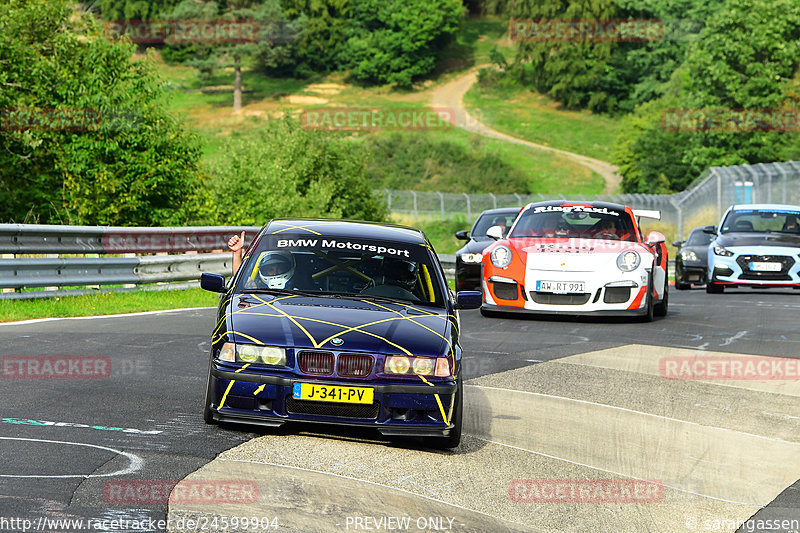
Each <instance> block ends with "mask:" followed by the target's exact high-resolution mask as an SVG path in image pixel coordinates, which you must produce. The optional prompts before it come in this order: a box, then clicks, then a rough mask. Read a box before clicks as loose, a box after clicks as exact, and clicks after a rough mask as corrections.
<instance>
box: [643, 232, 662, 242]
mask: <svg viewBox="0 0 800 533" xmlns="http://www.w3.org/2000/svg"><path fill="white" fill-rule="evenodd" d="M666 240H667V238H666V237H664V234H663V233H661V232H659V231H651V232H650V235H648V236H647V244H659V243H662V242H665V241H666Z"/></svg>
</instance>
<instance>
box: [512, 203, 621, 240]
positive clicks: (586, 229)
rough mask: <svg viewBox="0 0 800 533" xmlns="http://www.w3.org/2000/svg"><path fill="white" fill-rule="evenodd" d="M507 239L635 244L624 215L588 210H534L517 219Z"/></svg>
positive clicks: (534, 208) (588, 207)
mask: <svg viewBox="0 0 800 533" xmlns="http://www.w3.org/2000/svg"><path fill="white" fill-rule="evenodd" d="M509 237H548V238H583V239H613V240H623V241H636V235H635V232H634V226H633V221H632V220H631V218H630V216H629V215H628V214H627V213H625V212H624V211H616V210H612V209H607V208H605V207H592V206H569V205H565V206H536V207H532V208H530V209H527V210H526V211H525V212H523V213H522V214H521V215H520V218H519V220H518V221H517V224H516V226H514V229H513V230H512V231H511V234H510V235H509Z"/></svg>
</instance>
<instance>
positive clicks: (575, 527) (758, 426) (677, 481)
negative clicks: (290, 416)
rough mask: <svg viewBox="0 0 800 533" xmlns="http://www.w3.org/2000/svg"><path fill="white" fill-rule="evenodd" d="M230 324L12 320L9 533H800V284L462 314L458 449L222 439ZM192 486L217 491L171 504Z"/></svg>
mask: <svg viewBox="0 0 800 533" xmlns="http://www.w3.org/2000/svg"><path fill="white" fill-rule="evenodd" d="M214 314H215V313H214V310H212V309H196V310H179V311H171V312H159V313H149V314H139V315H130V316H119V317H103V318H92V319H60V320H48V321H32V322H29V323H17V324H5V325H0V356H1V357H3V362H2V379H1V380H0V407H2V411H1V412H0V459H2V463H0V531H23V530H24V529H27V530H29V531H37V530H38V531H79V530H81V529H79V527H80V526H79V525H76V524H78V523H76V522H73V523H72V524H69V523H64V522H61V523H56V522H53V520H65V519H76V520H81V519H82V520H83V522H80V525H82V526H83V530H84V531H85V530H87V524H88V525H92V524H94V526H93V529H92V530H95V531H98V530H103V531H130V532H133V531H137V532H140V531H164V528H163V527H158V526H156V527H151V526H152V524H154V523H157V522H158V521H165V520H166V519H167V518H169V520H170V524H169V530H170V531H204V530H205V531H214V530H216V531H223V530H227V531H245V530H247V531H267V530H275V531H454V532H461V531H575V532H577V531H581V532H583V531H609V532H626V531H631V532H639V531H653V532H673V531H675V532H683V531H737V530H738V531H743V532H752V531H779V532H784V533H789V532H795V533H796V532H798V531H800V482H798V479H800V402H798V398H800V381H798V379H797V376H798V374H799V373H800V371H798V364H797V363H799V362H800V327H798V324H800V320H798V315H799V314H800V292H798V291H792V290H777V291H754V290H749V289H742V290H728V291H726V292H725V293H724V294H721V295H707V294H706V293H705V292H704V291H703V290H702V289H701V290H697V289H695V290H691V291H675V290H673V291H671V293H670V312H669V315H668V316H667V317H666V318H661V319H658V318H657V319H656V320H655V321H654V322H652V323H649V324H647V323H641V322H634V321H629V320H625V319H609V318H584V319H573V318H563V317H558V318H552V317H551V318H547V317H523V318H484V317H482V316H481V315H480V314H479V313H478V312H477V311H468V312H463V313H462V315H461V322H462V324H461V325H462V328H461V329H462V345H463V346H464V349H465V358H464V369H465V372H466V374H465V375H466V377H467V378H468V379H467V382H466V384H467V386H466V388H465V403H466V411H465V417H464V424H465V426H464V432H465V436H464V438H463V441H462V444H461V446H460V447H459V448H458V449H456V450H454V451H452V452H441V451H433V450H430V449H427V448H425V447H424V444H423V443H422V442H417V441H409V440H405V441H403V440H400V441H387V440H384V439H381V438H380V437H378V435H377V434H375V433H372V432H367V431H364V432H353V431H351V430H343V429H339V428H335V427H330V428H329V427H319V426H313V427H312V426H305V425H302V426H291V427H289V428H282V429H281V430H277V431H275V430H266V429H256V428H229V427H216V426H206V425H205V424H204V423H203V421H202V416H201V409H202V400H203V394H204V391H205V379H206V378H205V376H206V370H207V364H208V355H207V354H208V349H209V342H208V341H209V336H210V332H211V329H212V327H213V322H214ZM31 356H34V358H35V359H36V361H37V362H38V363H37V364H39V363H40V364H41V365H42V366H41V367H37V368H38V369H39V370H40V371H41V373H40V374H39V375H38V376H37V377H36V379H34V378H33V377H32V376H30V375H26V374H25V372H26V370H25V369H24V368H23V366H21V365H22V363H18V361H20V360H22V359H25V360H26V361H27V360H31V359H32V358H31ZM43 356H59V358H61V359H64V358H70V357H71V358H72V360H74V361H78V362H76V363H75V365H76V368H77V366H78V364H87V365H90V366H89V367H87V368H89V370H88V371H87V369H86V368H83V369H82V370H81V372H82V373H81V374H80V377H79V378H75V377H73V378H71V379H42V375H43V374H44V373H45V370H44V369H45V366H44V365H46V364H47V362H48V361H50V362H52V361H55V360H56V359H54V358H52V357H50V359H47V357H43ZM752 356H756V357H752ZM795 358H797V359H795ZM84 360H85V361H88V362H87V363H84V362H83V361H84ZM697 361H701V362H703V363H704V364H705V363H707V362H709V361H713V362H715V363H716V364H721V363H725V364H727V365H728V367H727V368H730V369H732V368H734V367H736V368H738V369H740V370H742V369H745V370H743V372H745V373H744V374H737V375H735V376H730V375H728V376H722V375H720V374H715V373H714V372H713V371H712V370H708V373H707V374H705V375H702V376H698V375H688V374H686V373H683V372H684V370H685V369H686V368H687V366H686V365H687V364H695V363H696V362H697ZM687 362H688V363H687ZM739 363H741V364H739ZM737 364H739V366H736V365H737ZM748 365H749V366H748ZM693 368H696V366H695V367H693ZM703 368H708V369H711V368H712V367H711V366H710V365H709V366H704V367H703ZM714 368H717V369H719V368H720V367H719V366H717V367H714ZM747 368H750V369H751V370H752V369H753V368H757V369H758V373H757V374H756V375H753V374H746V369H747ZM92 370H94V371H95V373H94V375H93V376H90V375H89V374H90V371H92ZM28 372H30V368H29V369H28ZM735 378H739V379H735ZM180 480H186V482H187V483H190V484H191V483H194V484H195V485H191V486H195V487H201V488H203V487H206V488H207V487H209V486H215V487H217V492H216V493H215V495H216V498H217V499H214V498H213V497H212V498H211V499H210V500H209V499H208V498H207V497H206V496H207V494H204V495H203V497H199V498H195V499H192V498H188V497H187V498H183V499H180V498H178V500H179V501H176V498H175V497H174V495H173V500H172V502H171V503H168V502H167V494H168V493H169V488H171V487H172V485H174V483H176V482H178V481H180ZM237 483H238V490H239V492H238V493H237V492H235V490H231V489H230V485H231V484H234V485H235V484H237ZM226 484H227V485H226ZM165 486H166V487H167V489H166V492H164V491H163V487H165ZM220 486H223V487H225V486H228V489H227V490H231V492H228V493H225V492H224V491H223V492H222V493H220V492H219V487H220ZM130 487H133V488H134V489H136V490H138V492H135V491H130V492H126V488H127V489H130ZM141 487H146V488H148V490H150V492H149V493H147V494H148V495H149V496H148V498H144V497H143V496H142V495H143V492H142V491H141V490H139V489H141ZM159 487H160V488H161V489H160V490H162V492H159V491H158V489H159ZM242 487H244V497H243V498H239V496H242V492H241V490H242ZM176 490H177V489H176ZM131 494H134V499H133V500H126V499H125V498H126V497H127V496H130V495H131ZM220 494H221V496H220ZM126 495H127V496H126ZM203 498H205V499H203ZM226 498H227V499H226ZM237 498H239V499H237ZM244 517H247V518H248V523H247V527H245V524H244V520H243V518H244ZM251 518H257V519H258V525H257V527H253V524H252V523H251V522H250V519H251ZM25 520H29V521H30V522H25ZM234 520H235V521H236V526H234ZM115 521H116V522H115ZM123 521H127V522H123Z"/></svg>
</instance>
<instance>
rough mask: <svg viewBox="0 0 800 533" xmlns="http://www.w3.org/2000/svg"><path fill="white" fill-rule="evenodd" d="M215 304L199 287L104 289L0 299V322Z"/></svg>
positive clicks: (210, 305) (211, 296)
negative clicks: (94, 292) (124, 290)
mask: <svg viewBox="0 0 800 533" xmlns="http://www.w3.org/2000/svg"><path fill="white" fill-rule="evenodd" d="M218 303H219V295H218V294H213V293H210V292H208V291H204V290H202V289H186V290H174V291H137V292H105V293H100V294H87V295H82V296H62V297H58V298H38V299H35V300H0V322H12V321H16V320H29V319H33V318H53V317H71V316H98V315H114V314H120V313H136V312H140V311H159V310H163V309H180V308H182V307H216V305H217V304H218Z"/></svg>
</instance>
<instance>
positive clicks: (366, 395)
mask: <svg viewBox="0 0 800 533" xmlns="http://www.w3.org/2000/svg"><path fill="white" fill-rule="evenodd" d="M373 394H374V391H373V389H371V388H369V387H340V386H338V385H319V384H316V383H295V384H294V388H293V390H292V397H293V398H295V399H296V400H316V401H319V402H341V403H367V404H369V403H372V400H373Z"/></svg>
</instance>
